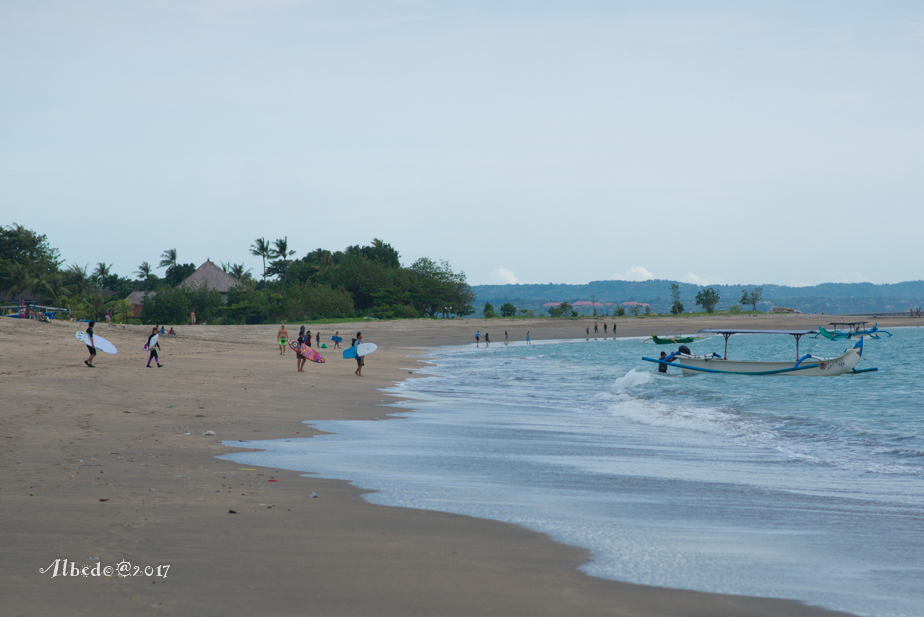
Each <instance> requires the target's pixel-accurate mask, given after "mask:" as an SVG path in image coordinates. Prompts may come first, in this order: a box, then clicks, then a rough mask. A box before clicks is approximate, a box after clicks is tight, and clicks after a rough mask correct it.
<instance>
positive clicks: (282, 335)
mask: <svg viewBox="0 0 924 617" xmlns="http://www.w3.org/2000/svg"><path fill="white" fill-rule="evenodd" d="M276 339H277V340H278V341H279V355H280V356H284V355H286V347H287V346H288V344H289V331H288V330H286V325H285V324H282V325H280V326H279V332H277V333H276Z"/></svg>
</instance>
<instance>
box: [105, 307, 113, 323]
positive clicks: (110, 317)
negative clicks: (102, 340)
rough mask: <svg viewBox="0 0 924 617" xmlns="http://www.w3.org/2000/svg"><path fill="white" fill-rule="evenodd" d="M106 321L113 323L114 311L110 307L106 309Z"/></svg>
mask: <svg viewBox="0 0 924 617" xmlns="http://www.w3.org/2000/svg"><path fill="white" fill-rule="evenodd" d="M106 323H107V324H111V323H112V312H111V311H110V310H109V309H106Z"/></svg>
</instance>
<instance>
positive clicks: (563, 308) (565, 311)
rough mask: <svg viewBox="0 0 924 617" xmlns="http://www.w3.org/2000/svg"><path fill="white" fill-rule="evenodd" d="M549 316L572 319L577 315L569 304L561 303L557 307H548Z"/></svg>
mask: <svg viewBox="0 0 924 617" xmlns="http://www.w3.org/2000/svg"><path fill="white" fill-rule="evenodd" d="M549 315H550V316H551V317H572V316H576V315H577V313H576V311H575V310H574V308H573V307H572V306H571V305H570V304H569V303H567V302H562V303H561V304H559V305H558V306H550V307H549Z"/></svg>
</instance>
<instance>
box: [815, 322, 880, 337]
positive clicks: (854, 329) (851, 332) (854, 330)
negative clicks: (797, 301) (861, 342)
mask: <svg viewBox="0 0 924 617" xmlns="http://www.w3.org/2000/svg"><path fill="white" fill-rule="evenodd" d="M868 323H869V322H868V321H851V322H848V323H834V322H832V323H829V324H828V325H829V326H834V330H825V329H824V328H822V327H821V326H818V334H817V335H816V336H815V338H818V337H819V336H823V337H825V338H826V339H831V340H832V341H843V340H846V339H851V338H856V337H858V336H868V337H870V338H880V336H879V335H880V334H885V335H886V336H892V333H891V332H886V331H885V330H880V329H879V324H878V323H877V324H875V325H874V326H873V327H872V328H870V329H869V330H861V329H860V327H861V326H865V325H866V324H868ZM838 326H847V329H848V331H847V332H842V331H840V330H838V329H837V327H838Z"/></svg>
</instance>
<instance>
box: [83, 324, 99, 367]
mask: <svg viewBox="0 0 924 617" xmlns="http://www.w3.org/2000/svg"><path fill="white" fill-rule="evenodd" d="M95 325H96V322H95V321H91V322H90V325H89V326H88V327H87V329H86V330H85V332H86V333H87V336H88V337H89V338H90V344H89V345H87V349H89V350H90V357H89V358H87V359H86V360H84V361H83V363H84V364H86V365H87V366H89V367H90V368H96V367H94V366H93V358H95V357H96V343H94V342H93V326H95Z"/></svg>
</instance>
